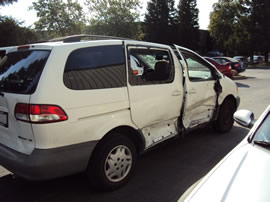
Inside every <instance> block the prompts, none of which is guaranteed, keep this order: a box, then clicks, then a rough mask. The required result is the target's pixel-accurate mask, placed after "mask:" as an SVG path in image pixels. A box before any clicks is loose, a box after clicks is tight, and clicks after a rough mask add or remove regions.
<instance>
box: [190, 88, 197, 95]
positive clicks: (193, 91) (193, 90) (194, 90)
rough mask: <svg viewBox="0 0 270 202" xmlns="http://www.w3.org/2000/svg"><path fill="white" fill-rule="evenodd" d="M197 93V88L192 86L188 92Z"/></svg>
mask: <svg viewBox="0 0 270 202" xmlns="http://www.w3.org/2000/svg"><path fill="white" fill-rule="evenodd" d="M195 93H196V89H194V88H192V89H190V90H189V91H188V94H195Z"/></svg>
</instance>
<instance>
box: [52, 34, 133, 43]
mask: <svg viewBox="0 0 270 202" xmlns="http://www.w3.org/2000/svg"><path fill="white" fill-rule="evenodd" d="M82 38H89V39H90V40H104V39H107V40H108V39H117V40H132V39H128V38H122V37H115V36H104V35H87V34H78V35H71V36H65V37H60V38H54V39H50V40H49V42H55V41H63V42H64V43H71V42H79V41H81V40H82Z"/></svg>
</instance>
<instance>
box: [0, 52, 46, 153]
mask: <svg viewBox="0 0 270 202" xmlns="http://www.w3.org/2000/svg"><path fill="white" fill-rule="evenodd" d="M49 54H50V51H49V50H30V48H29V47H27V48H26V49H23V50H19V51H15V52H11V53H9V54H7V55H6V56H4V58H3V59H2V60H1V62H0V144H3V145H5V146H7V147H10V148H12V149H14V150H16V151H19V152H22V153H25V154H30V153H31V152H32V150H33V149H34V146H35V140H34V136H33V133H32V126H31V124H30V123H27V122H22V121H17V120H16V118H15V116H14V113H15V107H16V104H18V103H26V104H27V103H29V100H30V96H31V94H33V93H34V92H35V89H36V87H37V84H38V81H39V78H40V75H41V73H42V70H43V68H44V66H45V63H46V61H47V58H48V57H49ZM17 115H18V116H20V114H19V113H18V114H17ZM26 119H27V117H26Z"/></svg>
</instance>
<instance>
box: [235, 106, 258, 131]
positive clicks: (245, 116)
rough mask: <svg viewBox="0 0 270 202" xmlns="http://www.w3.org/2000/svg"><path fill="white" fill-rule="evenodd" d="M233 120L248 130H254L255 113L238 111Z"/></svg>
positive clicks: (243, 110) (244, 110)
mask: <svg viewBox="0 0 270 202" xmlns="http://www.w3.org/2000/svg"><path fill="white" fill-rule="evenodd" d="M233 118H234V120H235V121H236V122H237V123H238V124H239V125H241V126H244V127H246V128H252V127H253V125H254V123H255V120H254V113H253V112H251V111H249V110H246V109H241V110H238V111H236V112H235V113H234V115H233Z"/></svg>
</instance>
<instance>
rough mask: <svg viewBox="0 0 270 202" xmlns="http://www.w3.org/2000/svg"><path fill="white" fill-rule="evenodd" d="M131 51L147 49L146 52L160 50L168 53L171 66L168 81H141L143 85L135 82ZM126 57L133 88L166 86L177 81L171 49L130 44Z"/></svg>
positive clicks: (130, 82)
mask: <svg viewBox="0 0 270 202" xmlns="http://www.w3.org/2000/svg"><path fill="white" fill-rule="evenodd" d="M130 49H145V50H160V51H166V52H167V53H168V56H169V61H170V66H171V72H170V74H171V75H170V77H171V78H169V79H167V80H166V81H162V82H161V81H144V80H142V79H141V81H142V82H141V83H137V82H135V81H133V79H132V78H135V76H133V73H132V69H131V59H130ZM126 55H127V74H128V78H127V81H128V83H129V84H130V85H131V86H143V85H164V84H171V83H173V82H174V79H175V64H174V58H173V56H172V54H171V51H170V49H168V48H161V47H158V46H148V45H134V44H128V45H126Z"/></svg>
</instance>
